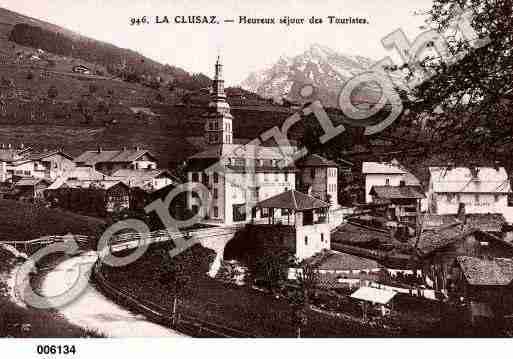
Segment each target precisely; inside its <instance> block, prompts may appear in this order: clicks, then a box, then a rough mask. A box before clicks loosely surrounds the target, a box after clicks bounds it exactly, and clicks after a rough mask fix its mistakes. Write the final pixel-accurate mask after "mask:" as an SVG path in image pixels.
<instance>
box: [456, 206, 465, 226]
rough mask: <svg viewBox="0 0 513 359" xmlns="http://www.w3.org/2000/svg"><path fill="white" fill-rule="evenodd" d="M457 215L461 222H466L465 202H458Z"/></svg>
mask: <svg viewBox="0 0 513 359" xmlns="http://www.w3.org/2000/svg"><path fill="white" fill-rule="evenodd" d="M457 217H458V220H459V221H460V222H461V223H462V224H467V216H466V214H465V203H460V205H459V207H458V214H457Z"/></svg>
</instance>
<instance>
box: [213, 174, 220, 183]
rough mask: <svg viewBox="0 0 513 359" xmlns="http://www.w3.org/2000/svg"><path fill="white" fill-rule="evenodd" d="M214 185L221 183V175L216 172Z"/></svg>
mask: <svg viewBox="0 0 513 359" xmlns="http://www.w3.org/2000/svg"><path fill="white" fill-rule="evenodd" d="M214 183H219V174H218V173H217V172H214Z"/></svg>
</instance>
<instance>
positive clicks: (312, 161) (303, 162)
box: [296, 154, 352, 167]
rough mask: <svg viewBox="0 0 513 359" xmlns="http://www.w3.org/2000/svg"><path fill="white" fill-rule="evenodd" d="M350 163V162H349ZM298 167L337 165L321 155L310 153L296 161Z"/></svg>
mask: <svg viewBox="0 0 513 359" xmlns="http://www.w3.org/2000/svg"><path fill="white" fill-rule="evenodd" d="M351 165H352V164H351ZM296 166H298V167H337V164H336V163H335V162H333V161H330V160H328V159H326V158H324V157H322V156H319V155H316V154H311V155H308V156H306V157H304V158H301V159H300V160H298V161H296Z"/></svg>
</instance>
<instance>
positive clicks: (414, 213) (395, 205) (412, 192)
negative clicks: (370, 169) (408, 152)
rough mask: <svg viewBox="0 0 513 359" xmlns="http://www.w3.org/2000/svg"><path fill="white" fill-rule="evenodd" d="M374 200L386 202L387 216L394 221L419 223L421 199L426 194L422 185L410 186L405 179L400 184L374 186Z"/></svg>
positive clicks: (380, 202) (372, 189)
mask: <svg viewBox="0 0 513 359" xmlns="http://www.w3.org/2000/svg"><path fill="white" fill-rule="evenodd" d="M370 195H371V196H372V202H373V203H375V204H386V205H387V209H386V217H387V218H388V219H389V220H392V221H398V222H403V223H407V224H411V225H413V226H416V225H417V222H418V218H419V216H420V212H421V200H422V199H423V198H425V197H426V196H425V195H424V193H422V190H421V188H420V186H411V185H410V186H409V185H406V184H405V182H404V181H400V182H399V186H390V185H389V186H386V185H385V186H372V188H371V190H370Z"/></svg>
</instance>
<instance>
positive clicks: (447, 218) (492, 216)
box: [422, 213, 506, 232]
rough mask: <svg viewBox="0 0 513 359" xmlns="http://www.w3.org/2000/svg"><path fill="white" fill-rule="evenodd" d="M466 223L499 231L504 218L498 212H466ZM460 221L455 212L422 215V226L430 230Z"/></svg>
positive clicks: (504, 220) (482, 229)
mask: <svg viewBox="0 0 513 359" xmlns="http://www.w3.org/2000/svg"><path fill="white" fill-rule="evenodd" d="M465 220H466V222H467V224H469V225H470V226H471V227H474V228H477V229H479V230H481V231H485V232H500V231H501V230H502V226H503V225H504V224H505V223H506V219H505V218H504V216H503V215H502V214H500V213H468V214H466V215H465ZM457 223H461V221H460V220H459V219H458V216H457V215H456V214H430V213H426V214H424V215H423V216H422V228H423V229H424V230H431V229H436V228H440V227H443V226H447V225H451V224H457Z"/></svg>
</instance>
